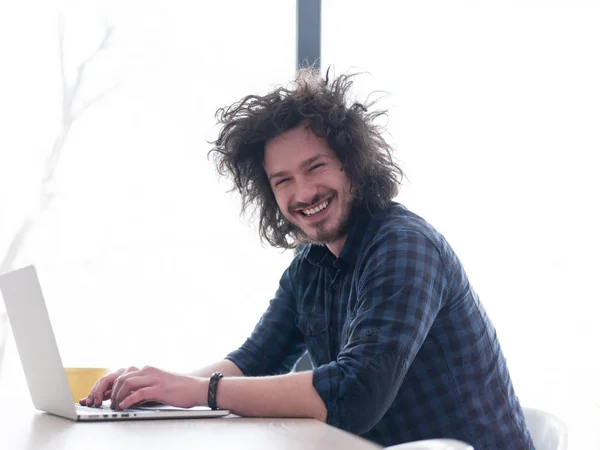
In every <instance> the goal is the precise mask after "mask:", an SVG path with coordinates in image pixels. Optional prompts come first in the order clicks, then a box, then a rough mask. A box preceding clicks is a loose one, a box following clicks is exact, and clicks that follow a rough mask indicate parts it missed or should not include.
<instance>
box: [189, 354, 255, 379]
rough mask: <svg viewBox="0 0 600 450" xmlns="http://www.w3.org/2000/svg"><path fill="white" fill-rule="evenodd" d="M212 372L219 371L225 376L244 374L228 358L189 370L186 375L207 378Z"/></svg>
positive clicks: (241, 375)
mask: <svg viewBox="0 0 600 450" xmlns="http://www.w3.org/2000/svg"><path fill="white" fill-rule="evenodd" d="M214 372H221V373H222V374H223V375H224V376H226V377H243V376H244V374H243V373H242V371H241V370H240V369H239V368H238V366H236V365H235V364H234V363H233V362H232V361H230V360H228V359H224V360H222V361H218V362H216V363H214V364H211V365H210V366H206V367H203V368H201V369H198V370H194V371H193V372H190V373H189V374H188V375H192V376H194V377H202V378H208V377H210V376H211V375H212V374H213V373H214Z"/></svg>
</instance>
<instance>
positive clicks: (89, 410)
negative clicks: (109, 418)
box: [75, 403, 115, 414]
mask: <svg viewBox="0 0 600 450" xmlns="http://www.w3.org/2000/svg"><path fill="white" fill-rule="evenodd" d="M75 409H76V410H77V411H79V412H86V413H94V414H98V413H99V412H101V411H102V412H106V411H109V412H115V411H113V410H112V409H110V407H108V406H107V405H102V406H99V407H98V408H94V407H92V406H82V405H80V404H79V403H75Z"/></svg>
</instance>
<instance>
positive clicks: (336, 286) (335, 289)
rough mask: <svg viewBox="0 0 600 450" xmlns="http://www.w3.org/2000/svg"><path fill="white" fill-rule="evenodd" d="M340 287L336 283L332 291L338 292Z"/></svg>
mask: <svg viewBox="0 0 600 450" xmlns="http://www.w3.org/2000/svg"><path fill="white" fill-rule="evenodd" d="M339 287H340V285H339V284H337V283H335V284H334V285H333V286H331V289H333V290H334V291H337V290H338V288H339Z"/></svg>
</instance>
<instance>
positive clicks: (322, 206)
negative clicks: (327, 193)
mask: <svg viewBox="0 0 600 450" xmlns="http://www.w3.org/2000/svg"><path fill="white" fill-rule="evenodd" d="M327 205H329V201H327V200H325V201H324V202H323V203H321V204H320V205H318V206H317V207H316V208H311V209H304V210H302V213H303V214H304V215H305V216H312V215H313V214H316V213H318V212H319V211H321V210H323V209H325V208H327Z"/></svg>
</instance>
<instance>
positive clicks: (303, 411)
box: [217, 371, 327, 422]
mask: <svg viewBox="0 0 600 450" xmlns="http://www.w3.org/2000/svg"><path fill="white" fill-rule="evenodd" d="M217 406H218V407H219V408H221V409H228V410H230V411H231V412H232V413H234V414H238V415H240V416H246V417H305V418H312V419H317V420H320V421H322V422H325V419H326V418H327V410H326V408H325V405H324V404H323V401H322V400H321V397H320V396H319V394H318V393H317V391H316V390H315V389H314V387H313V385H312V372H311V371H308V372H298V373H291V374H287V375H278V376H271V377H225V378H223V379H221V381H220V382H219V386H218V390H217Z"/></svg>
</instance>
